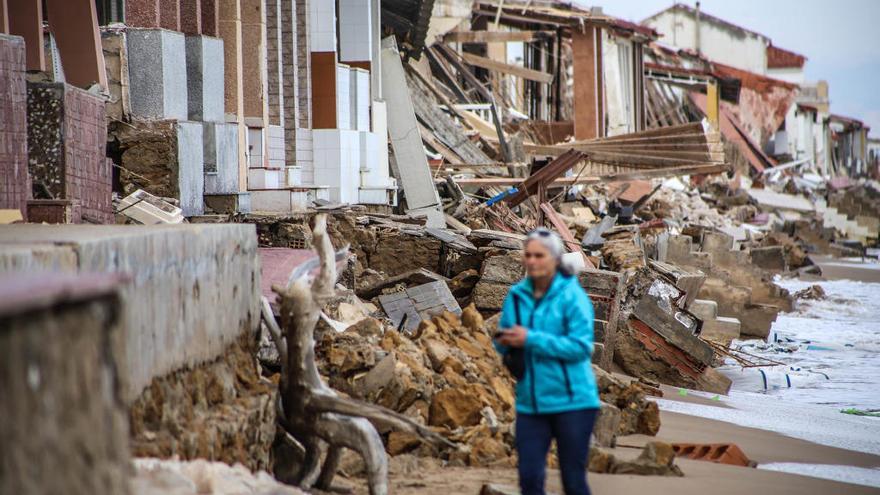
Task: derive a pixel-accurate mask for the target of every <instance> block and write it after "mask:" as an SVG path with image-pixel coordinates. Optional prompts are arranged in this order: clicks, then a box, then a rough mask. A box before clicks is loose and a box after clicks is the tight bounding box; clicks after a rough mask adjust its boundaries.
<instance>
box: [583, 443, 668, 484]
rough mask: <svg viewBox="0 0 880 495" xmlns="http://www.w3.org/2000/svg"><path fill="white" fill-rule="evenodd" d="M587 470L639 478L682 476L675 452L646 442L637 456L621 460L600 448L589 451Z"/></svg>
mask: <svg viewBox="0 0 880 495" xmlns="http://www.w3.org/2000/svg"><path fill="white" fill-rule="evenodd" d="M588 469H589V470H590V472H593V473H608V474H635V475H641V476H684V473H682V471H681V468H679V467H678V466H677V465H676V464H675V451H674V450H673V448H672V445H670V444H668V443H665V442H648V443H647V444H645V446H644V448H643V449H642V452H641V453H640V454H639V456H638V457H637V458H635V459H633V460H623V459H620V458H618V457H617V456H615V455H614V454H611V453H610V452H607V451H605V450H603V449H601V448H596V447H594V448H592V449H590V459H589V465H588Z"/></svg>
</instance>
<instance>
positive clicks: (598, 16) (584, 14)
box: [474, 0, 660, 41]
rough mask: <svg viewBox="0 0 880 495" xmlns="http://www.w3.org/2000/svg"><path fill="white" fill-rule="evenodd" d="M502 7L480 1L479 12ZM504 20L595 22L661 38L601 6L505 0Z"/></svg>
mask: <svg viewBox="0 0 880 495" xmlns="http://www.w3.org/2000/svg"><path fill="white" fill-rule="evenodd" d="M498 9H499V4H498V3H496V2H478V3H477V5H476V6H475V7H474V12H475V13H482V14H486V15H492V16H494V15H495V14H496V13H497V12H498ZM500 9H501V17H500V19H501V20H502V21H508V22H513V23H520V24H550V25H553V26H556V27H564V26H565V27H579V28H580V27H583V26H584V25H585V24H594V25H598V26H601V27H605V28H607V29H611V30H613V31H615V33H616V34H618V35H622V36H632V37H636V38H639V39H641V40H643V41H648V40H654V39H657V38H658V37H659V36H660V35H659V34H658V33H657V31H655V30H654V29H653V28H651V27H649V26H643V25H641V24H637V23H635V22H630V21H626V20H623V19H619V18H617V17H613V16H610V15H607V14H605V13H603V12H602V9H601V8H593V9H590V10H586V9H582V8H580V7H576V6H574V5H572V4H570V3H564V2H556V1H540V2H535V1H522V0H514V1H511V0H507V1H504V2H501V4H500Z"/></svg>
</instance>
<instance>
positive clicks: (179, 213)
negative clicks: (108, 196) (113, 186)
mask: <svg viewBox="0 0 880 495" xmlns="http://www.w3.org/2000/svg"><path fill="white" fill-rule="evenodd" d="M116 213H117V214H121V215H125V216H126V217H128V218H130V219H131V220H133V221H135V222H137V223H141V224H144V225H155V224H160V223H181V222H183V210H181V209H180V208H178V207H176V206H174V205H173V204H171V203H169V202H168V201H165V200H163V199H161V198H158V197H156V196H153V195H152V194H150V193H148V192H146V191H144V190H143V189H138V190H137V191H135V192H133V193H131V194H129V195H128V196H126V197H124V198H122V199H120V200H119V203H118V204H117V206H116Z"/></svg>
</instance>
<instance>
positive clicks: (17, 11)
mask: <svg viewBox="0 0 880 495" xmlns="http://www.w3.org/2000/svg"><path fill="white" fill-rule="evenodd" d="M7 8H8V13H9V32H10V34H14V35H16V36H21V37H22V38H24V44H25V50H26V51H27V70H40V71H43V70H46V56H45V54H44V53H43V2H41V1H40V0H16V1H14V2H9V3H8V5H7Z"/></svg>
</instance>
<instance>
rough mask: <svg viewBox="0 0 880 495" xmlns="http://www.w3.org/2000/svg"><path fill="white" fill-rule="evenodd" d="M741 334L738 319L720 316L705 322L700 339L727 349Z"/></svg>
mask: <svg viewBox="0 0 880 495" xmlns="http://www.w3.org/2000/svg"><path fill="white" fill-rule="evenodd" d="M709 302H713V301H709ZM739 334H740V323H739V320H738V319H736V318H728V317H726V316H719V317H717V318H713V319H706V320H703V331H702V332H701V333H700V337H703V338H704V339H706V340H709V341H712V342H717V343H719V344H721V345H723V346H725V347H727V346H729V345H730V343H731V342H732V341H733V340H734V339H738V338H739Z"/></svg>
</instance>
